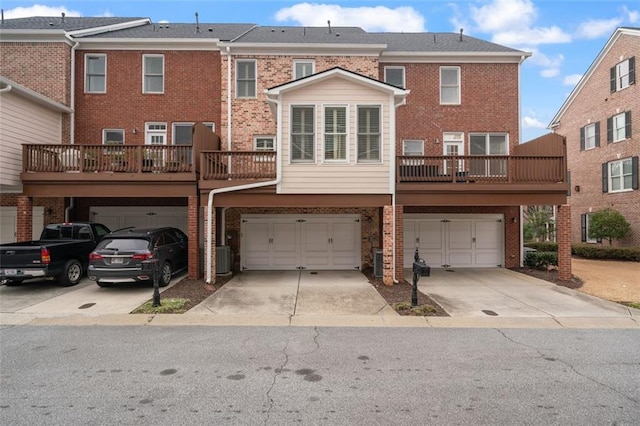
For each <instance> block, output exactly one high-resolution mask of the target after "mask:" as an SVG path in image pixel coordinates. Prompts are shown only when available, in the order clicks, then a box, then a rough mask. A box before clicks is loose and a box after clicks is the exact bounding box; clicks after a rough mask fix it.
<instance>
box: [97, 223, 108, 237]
mask: <svg viewBox="0 0 640 426" xmlns="http://www.w3.org/2000/svg"><path fill="white" fill-rule="evenodd" d="M95 227H96V235H97V236H98V237H104V236H105V235H107V234H108V233H109V232H111V231H110V230H109V228H107V227H106V226H104V225H98V224H96V225H95Z"/></svg>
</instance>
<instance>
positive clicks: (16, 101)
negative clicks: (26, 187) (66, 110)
mask: <svg viewBox="0 0 640 426" xmlns="http://www.w3.org/2000/svg"><path fill="white" fill-rule="evenodd" d="M61 135H62V113H61V112H56V111H52V110H50V109H48V108H46V107H44V106H42V105H39V104H37V103H34V102H31V101H29V100H27V99H25V98H23V97H21V96H19V95H16V94H15V93H12V92H8V93H3V94H1V95H0V170H2V174H1V175H0V187H2V188H5V187H7V188H8V187H12V188H19V187H20V185H21V182H20V173H21V172H22V144H24V143H37V144H59V143H61V139H62V136H61Z"/></svg>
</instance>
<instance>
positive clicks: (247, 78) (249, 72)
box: [236, 59, 256, 98]
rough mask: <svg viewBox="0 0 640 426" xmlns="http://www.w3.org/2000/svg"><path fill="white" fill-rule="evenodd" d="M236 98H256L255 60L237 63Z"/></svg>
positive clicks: (244, 60) (240, 60)
mask: <svg viewBox="0 0 640 426" xmlns="http://www.w3.org/2000/svg"><path fill="white" fill-rule="evenodd" d="M236 97H238V98H255V97H256V61H255V60H253V59H250V60H246V59H239V60H238V61H236Z"/></svg>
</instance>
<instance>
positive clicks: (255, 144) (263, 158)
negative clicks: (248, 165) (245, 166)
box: [253, 135, 276, 163]
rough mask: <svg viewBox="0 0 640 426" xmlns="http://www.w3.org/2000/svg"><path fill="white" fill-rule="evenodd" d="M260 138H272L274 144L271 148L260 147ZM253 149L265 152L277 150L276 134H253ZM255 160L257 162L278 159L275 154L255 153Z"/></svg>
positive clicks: (268, 161)
mask: <svg viewBox="0 0 640 426" xmlns="http://www.w3.org/2000/svg"><path fill="white" fill-rule="evenodd" d="M258 139H271V141H272V142H273V145H272V147H271V149H260V148H258ZM253 150H254V151H264V152H275V150H276V136H275V135H254V136H253ZM253 160H254V161H255V162H257V163H270V162H274V161H276V159H275V157H274V156H263V155H254V156H253Z"/></svg>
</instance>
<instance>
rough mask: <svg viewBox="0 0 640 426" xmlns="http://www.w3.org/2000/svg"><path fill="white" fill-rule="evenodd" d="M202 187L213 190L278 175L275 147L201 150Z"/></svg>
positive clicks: (264, 179) (270, 178) (271, 178)
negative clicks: (252, 149) (245, 149)
mask: <svg viewBox="0 0 640 426" xmlns="http://www.w3.org/2000/svg"><path fill="white" fill-rule="evenodd" d="M199 170H200V189H203V190H210V189H217V188H223V187H228V186H236V185H242V184H245V183H252V182H259V181H268V180H274V179H275V178H276V152H275V151H201V152H200V168H199Z"/></svg>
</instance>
